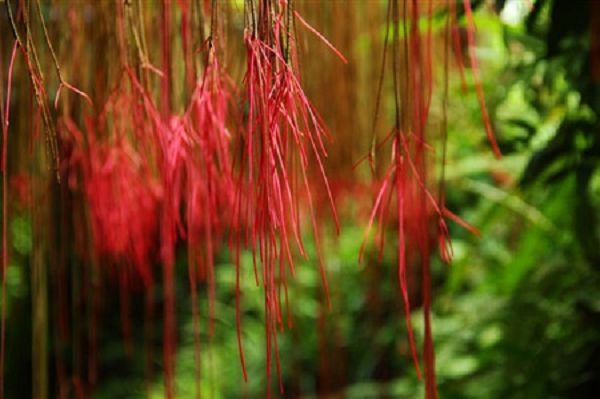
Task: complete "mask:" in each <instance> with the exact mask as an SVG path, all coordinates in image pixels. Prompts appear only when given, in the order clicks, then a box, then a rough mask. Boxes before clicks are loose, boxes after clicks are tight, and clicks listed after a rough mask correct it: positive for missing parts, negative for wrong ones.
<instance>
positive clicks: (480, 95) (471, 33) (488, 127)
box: [463, 0, 502, 159]
mask: <svg viewBox="0 0 600 399" xmlns="http://www.w3.org/2000/svg"><path fill="white" fill-rule="evenodd" d="M463 4H464V8H465V15H466V17H467V24H468V26H469V29H467V39H468V41H469V57H470V59H471V66H472V67H473V78H474V79H475V89H476V91H477V99H478V100H479V107H480V108H481V115H482V118H483V123H484V125H485V133H486V134H487V137H488V140H489V142H490V145H491V146H492V151H493V152H494V155H495V156H496V158H497V159H500V158H502V153H501V152H500V148H499V147H498V144H497V143H496V136H495V135H494V131H493V129H492V122H491V120H490V116H489V114H488V111H487V107H486V106H485V94H484V92H483V85H482V83H481V76H480V72H479V64H478V62H477V56H476V55H475V20H474V19H473V12H472V10H471V2H470V0H463Z"/></svg>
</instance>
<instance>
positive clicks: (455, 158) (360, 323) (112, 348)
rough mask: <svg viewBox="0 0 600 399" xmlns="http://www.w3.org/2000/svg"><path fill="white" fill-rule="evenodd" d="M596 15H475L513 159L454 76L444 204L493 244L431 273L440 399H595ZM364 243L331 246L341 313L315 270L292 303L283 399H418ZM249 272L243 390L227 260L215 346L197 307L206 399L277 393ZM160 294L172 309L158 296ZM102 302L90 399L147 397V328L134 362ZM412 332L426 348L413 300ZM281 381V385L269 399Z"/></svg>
mask: <svg viewBox="0 0 600 399" xmlns="http://www.w3.org/2000/svg"><path fill="white" fill-rule="evenodd" d="M591 3H592V2H591V1H583V0H582V1H574V2H573V1H560V0H538V1H526V0H507V1H501V0H498V1H497V2H495V3H494V2H492V3H490V2H479V3H477V4H476V6H477V11H476V23H477V27H478V32H477V35H478V45H477V49H476V52H477V54H478V57H479V59H480V62H481V64H482V74H483V78H484V82H483V83H484V89H485V92H486V95H487V101H488V106H489V108H490V110H491V115H492V117H493V124H494V128H495V131H496V133H497V135H498V139H499V143H500V146H501V148H502V151H503V153H504V158H503V159H502V160H500V161H497V160H495V159H494V158H493V156H492V154H491V151H489V149H488V148H487V145H486V143H485V141H484V134H483V127H482V123H481V114H480V109H479V105H478V103H477V99H476V96H475V90H474V87H473V83H472V76H471V73H470V70H467V85H468V87H467V91H466V93H463V92H462V91H461V84H460V79H459V77H458V74H456V73H452V74H451V75H452V77H451V80H450V104H449V107H450V108H449V112H448V115H449V140H448V152H449V156H448V159H449V161H448V165H447V168H446V173H447V179H448V184H447V187H448V207H449V209H451V210H453V211H455V212H456V213H458V214H460V216H461V217H462V218H463V219H465V220H467V221H468V222H469V223H471V224H473V225H475V226H477V227H478V228H479V229H480V230H481V238H478V237H475V236H473V235H471V234H469V233H468V232H466V231H464V230H462V229H461V228H460V227H458V226H456V225H452V226H451V233H452V246H453V250H454V262H453V263H452V264H451V265H450V266H446V265H443V264H442V263H441V262H439V260H437V259H436V260H435V261H434V265H433V293H434V294H433V295H434V308H433V331H434V340H435V347H436V362H437V373H438V384H439V393H440V397H441V398H540V399H542V398H543V399H546V398H597V397H600V289H599V288H600V239H599V235H598V234H599V223H598V220H597V214H598V212H599V210H600V168H599V166H600V120H599V117H600V96H599V95H598V88H599V87H600V83H599V82H598V81H597V80H595V79H594V76H595V75H594V71H593V70H592V67H593V65H594V62H593V58H594V57H595V55H594V51H597V49H594V48H592V45H591V43H592V42H593V41H590V37H591V36H592V35H593V30H594V29H596V31H597V28H594V26H593V22H592V21H593V20H594V19H593V15H592V14H593V13H594V11H593V10H597V8H594V7H592V6H591ZM460 22H461V24H463V25H464V20H463V19H462V18H461V20H460ZM382 23H383V22H382ZM440 26H443V24H440ZM353 45H354V46H357V48H355V49H354V51H355V52H356V51H362V50H361V48H363V47H364V42H361V41H360V40H357V41H356V42H355V43H354V44H353ZM361 46H362V47H361ZM370 95H373V93H371V94H370ZM384 101H391V100H390V99H384ZM432 112H435V110H434V111H432ZM350 206H351V205H350ZM25 215H26V214H25V213H24V214H23V215H17V216H14V217H13V218H12V219H11V221H10V226H9V234H10V237H9V238H10V243H11V245H12V254H13V255H12V257H11V260H10V261H11V263H10V267H9V270H8V308H7V325H8V326H9V328H8V335H7V343H8V346H7V348H8V355H7V361H6V363H7V366H6V370H7V371H6V372H7V381H6V389H7V395H8V397H14V398H17V397H27V396H28V392H30V380H29V379H28V377H27V376H29V375H30V371H29V367H30V360H29V359H30V357H31V353H30V351H31V349H30V347H31V346H30V344H29V342H30V341H31V336H30V328H31V326H30V317H29V316H28V315H29V314H30V313H29V312H30V306H31V303H30V299H29V290H30V280H29V275H28V272H27V270H28V267H29V262H30V255H31V249H32V243H31V221H30V219H29V218H28V217H27V216H25ZM364 229H365V225H362V224H358V223H356V221H354V220H346V221H344V222H343V223H342V230H341V234H340V236H339V237H337V238H336V237H334V235H333V234H329V233H332V232H329V233H327V234H323V241H322V244H323V248H324V256H325V261H326V268H327V273H328V280H329V283H330V287H331V300H332V309H331V311H328V310H327V307H326V305H325V303H324V298H323V293H322V288H321V282H320V277H319V275H318V269H317V268H316V266H315V265H314V262H300V263H298V265H297V268H296V269H297V280H296V281H295V282H294V283H293V284H292V286H291V289H290V306H291V313H292V315H293V316H292V321H293V328H292V329H290V330H287V331H286V332H285V333H284V334H280V336H279V344H280V355H281V359H282V360H281V362H282V376H283V384H284V387H285V395H284V396H285V397H306V398H310V397H324V398H338V397H339V398H379V397H381V398H415V397H423V396H424V393H423V388H424V387H423V384H422V382H420V381H418V380H417V378H416V374H415V371H414V368H413V365H412V362H411V359H410V353H409V348H408V344H407V340H406V327H405V323H404V315H403V313H402V303H401V296H400V294H399V288H398V285H397V280H396V278H395V270H396V260H395V258H394V252H395V250H394V248H393V245H391V246H388V250H387V251H386V252H385V253H384V256H383V261H382V262H377V261H376V259H375V258H376V254H375V253H374V249H373V248H371V249H370V250H369V251H371V252H369V253H368V254H367V261H366V262H364V263H362V264H359V263H358V253H359V249H360V246H361V244H362V240H363V234H364ZM393 239H394V238H393V235H390V238H388V240H389V241H390V242H393ZM309 242H310V240H307V245H308V248H307V250H308V252H309V255H311V258H312V259H314V258H315V253H314V252H315V251H314V248H311V247H310V245H309V244H308V243H309ZM180 258H181V259H180V261H179V262H178V265H177V267H178V282H177V284H178V285H177V290H176V292H177V307H178V314H177V323H178V349H177V392H178V397H181V398H186V397H194V395H195V387H196V384H195V371H194V340H193V333H192V319H191V312H190V302H189V301H190V295H189V287H188V282H187V275H186V270H187V266H186V263H185V254H184V253H183V252H182V253H181V256H180ZM243 264H244V265H245V267H244V273H245V274H244V276H243V283H242V284H243V291H244V300H243V301H242V303H243V339H244V348H245V355H246V364H247V367H248V373H249V382H248V383H244V381H243V377H242V374H241V368H240V364H239V355H238V349H237V341H236V329H235V300H234V298H235V292H234V287H235V268H234V266H233V265H232V264H231V261H230V258H229V256H228V254H227V253H226V252H223V253H222V254H220V255H219V257H218V259H217V267H216V271H217V272H216V273H217V275H216V279H217V298H216V304H215V306H216V312H215V313H216V315H217V318H216V320H215V332H214V335H212V336H209V335H208V334H207V328H206V327H207V326H206V324H207V321H206V320H207V319H208V310H207V306H208V305H207V301H206V295H205V292H204V291H201V292H200V295H199V297H200V298H202V299H201V304H200V313H201V317H200V320H201V328H202V343H201V346H202V348H201V353H202V361H201V363H202V367H201V376H202V379H201V385H200V387H201V394H202V397H203V398H215V399H216V398H238V397H248V398H255V397H265V395H266V389H267V388H266V386H267V383H266V376H265V362H266V359H265V352H266V351H265V339H264V337H265V332H264V324H263V313H264V304H263V301H262V294H261V292H262V291H261V288H260V287H256V286H255V284H254V279H253V276H252V267H251V257H250V255H249V254H245V255H244V259H243ZM203 289H204V288H202V290H203ZM155 294H156V296H157V297H158V298H160V296H161V292H160V289H157V292H156V293H155ZM104 300H105V301H106V304H105V309H107V310H106V311H104V313H103V315H102V317H103V320H105V321H104V322H103V324H102V326H101V327H100V328H101V330H100V331H99V336H100V346H99V348H98V352H99V353H100V354H101V357H100V358H99V361H100V369H99V370H100V374H101V376H102V379H101V381H102V383H101V384H99V385H98V386H97V388H96V391H95V397H98V398H135V397H145V396H146V392H147V391H146V389H147V387H146V386H145V380H144V357H143V353H144V350H143V345H142V343H143V339H142V338H141V337H142V322H141V320H142V316H141V315H138V314H136V313H135V312H134V314H133V315H132V324H133V340H132V342H133V352H132V353H133V354H132V355H131V356H128V355H127V353H126V350H125V345H124V343H123V339H122V337H121V326H120V315H119V310H118V309H119V303H118V295H114V298H111V297H110V295H107V296H106V297H105V298H104ZM132 301H133V302H134V304H135V303H136V301H137V302H141V301H142V299H141V298H136V297H135V296H134V297H133V298H132ZM412 317H413V318H414V321H413V325H414V327H415V330H416V334H417V340H418V342H421V337H422V323H421V318H422V315H421V314H420V309H419V306H418V301H417V303H416V304H415V306H414V310H413V316H412ZM159 322H160V320H157V323H156V326H155V327H156V334H155V337H156V342H154V347H155V349H154V355H155V359H154V360H153V362H154V371H155V375H154V378H153V380H152V385H151V387H150V391H151V392H152V397H157V398H158V397H162V395H163V391H162V389H163V382H162V380H161V365H160V362H161V353H162V352H161V349H160V348H161V346H160V345H161V339H160V331H161V330H160V328H161V326H160V323H159ZM28 351H29V352H28ZM51 370H52V371H51V372H55V371H56V370H54V366H51ZM51 375H53V374H51ZM276 379H277V376H276V373H273V384H272V391H273V395H274V396H277V392H278V389H277V384H276Z"/></svg>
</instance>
